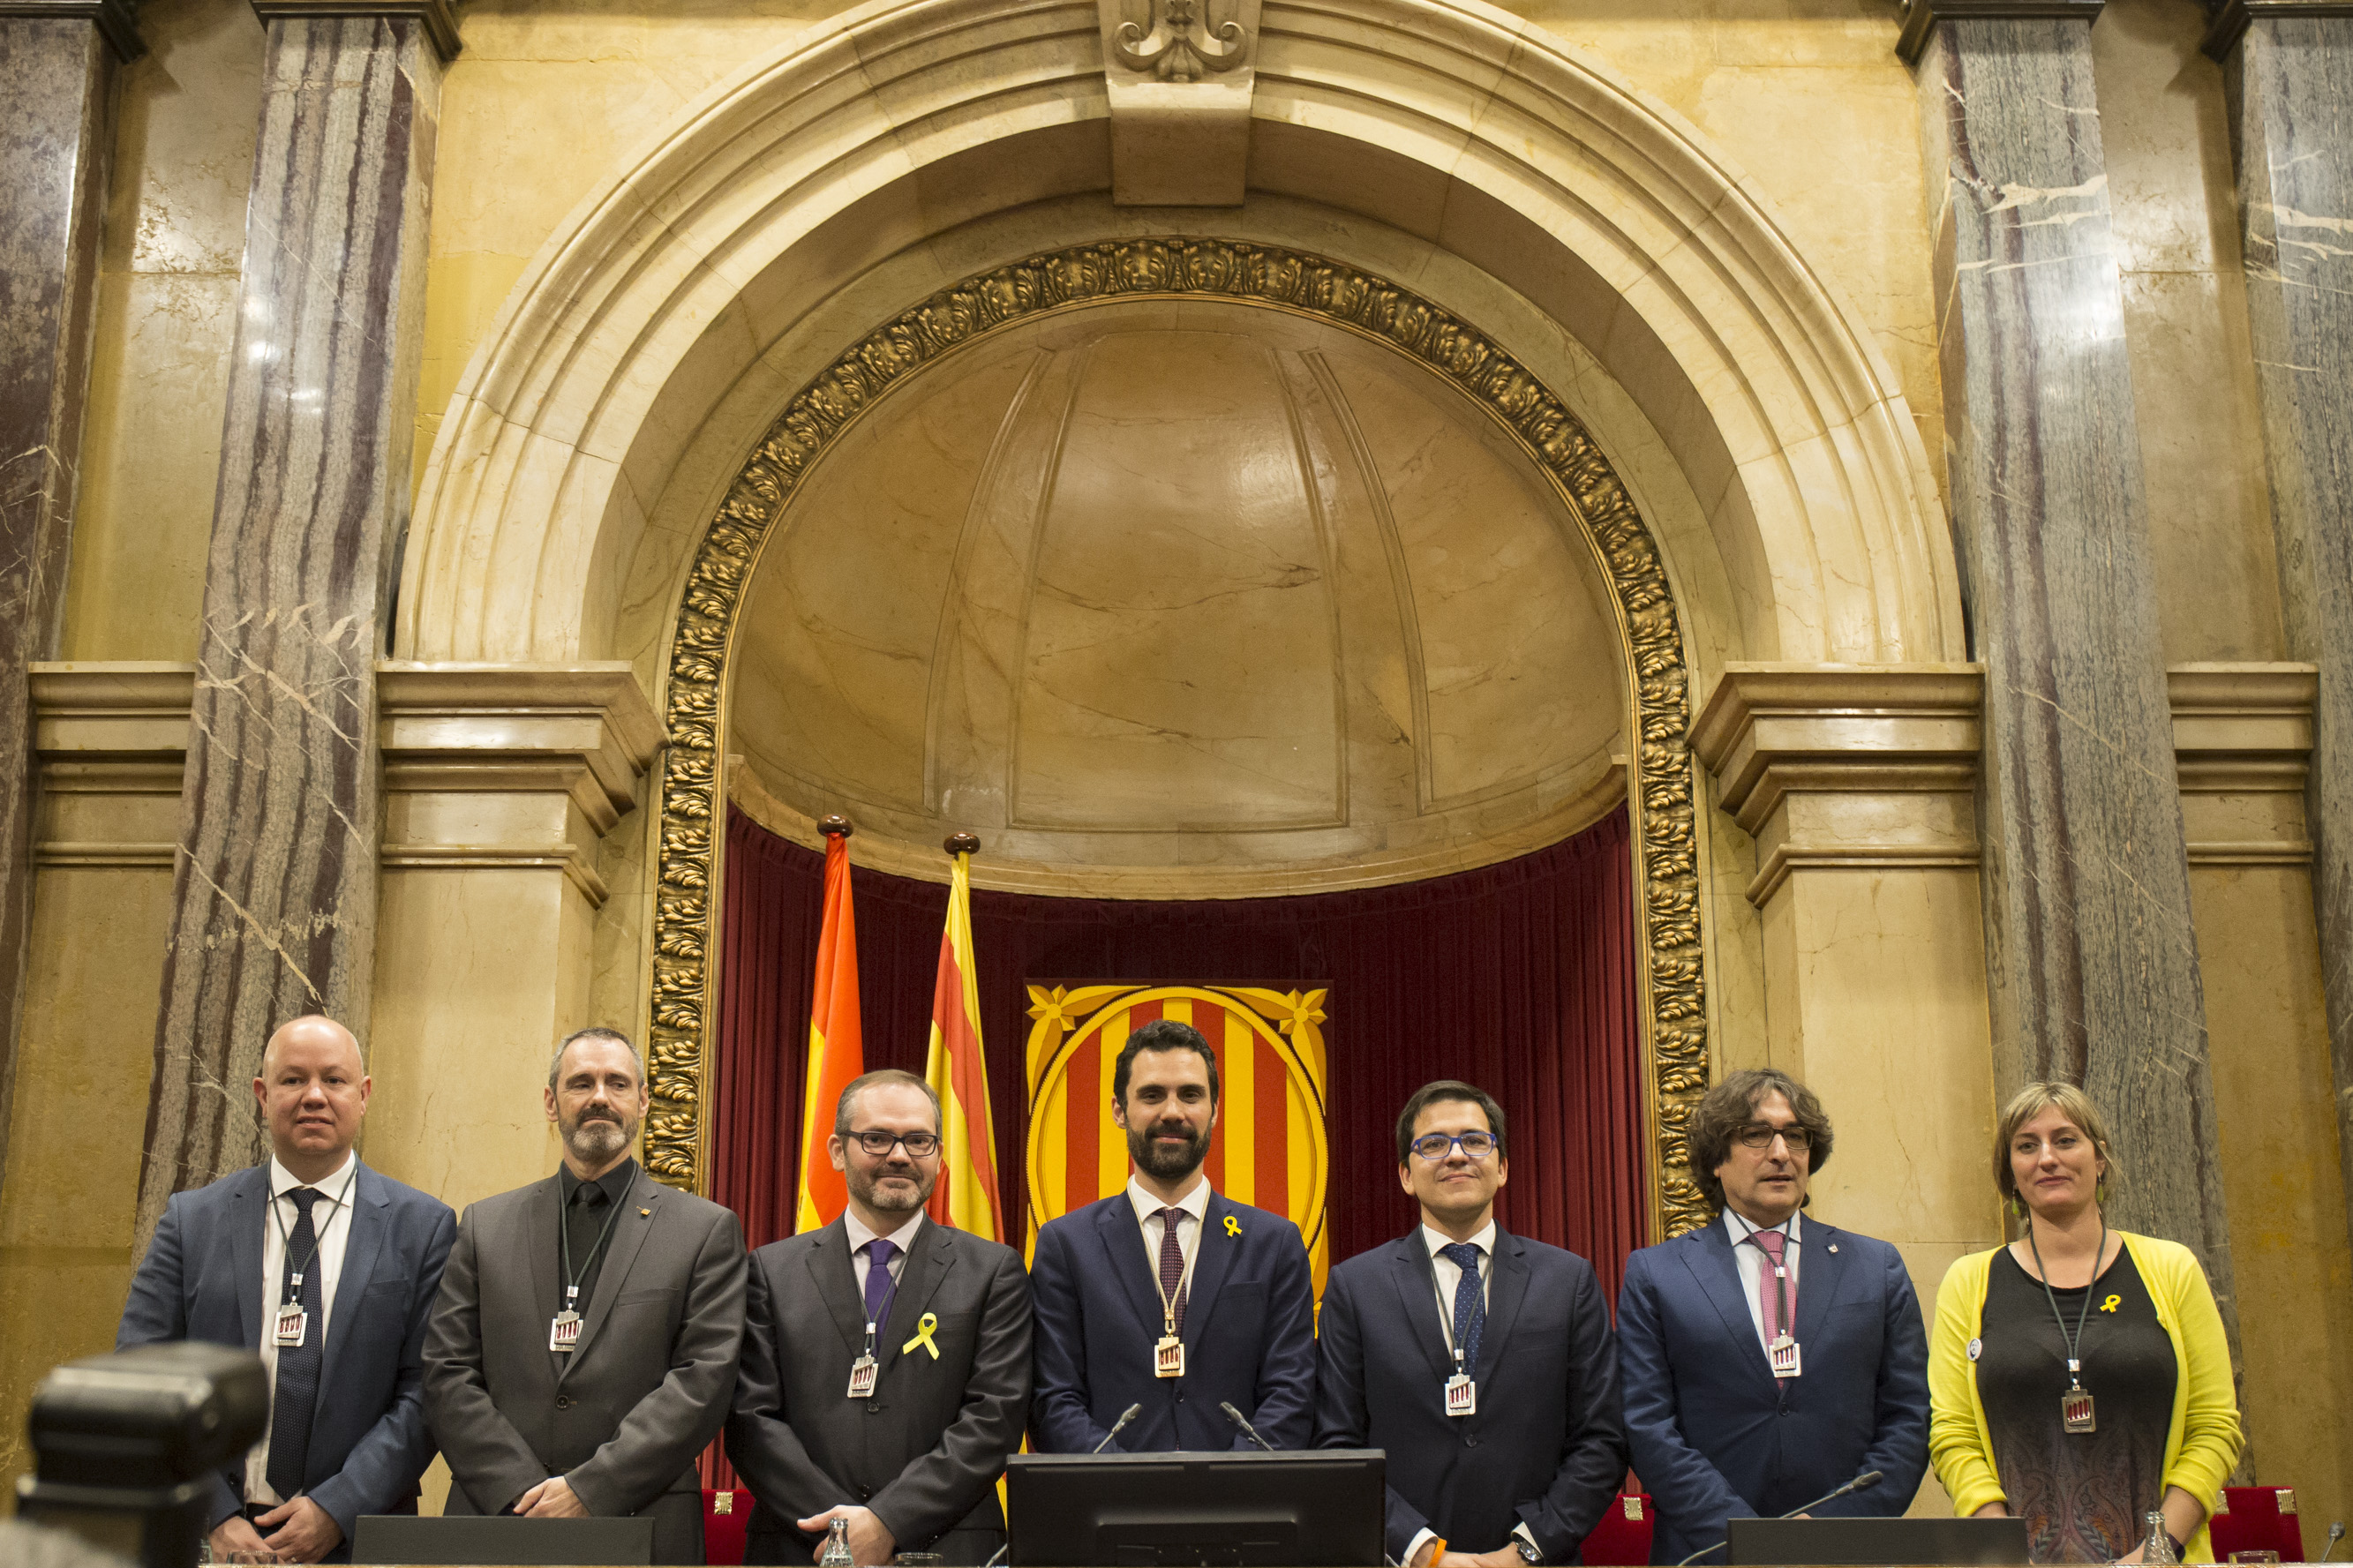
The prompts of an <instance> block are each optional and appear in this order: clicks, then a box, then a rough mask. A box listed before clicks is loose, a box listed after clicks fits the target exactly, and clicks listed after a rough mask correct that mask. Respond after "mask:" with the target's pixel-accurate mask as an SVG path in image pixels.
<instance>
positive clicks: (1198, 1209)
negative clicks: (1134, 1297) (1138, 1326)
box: [1127, 1172, 1209, 1305]
mask: <svg viewBox="0 0 2353 1568" xmlns="http://www.w3.org/2000/svg"><path fill="white" fill-rule="evenodd" d="M1195 1175H1196V1177H1197V1178H1198V1179H1197V1180H1196V1181H1195V1182H1194V1183H1193V1190H1192V1191H1191V1192H1189V1193H1187V1194H1185V1195H1184V1196H1183V1197H1181V1198H1178V1199H1177V1200H1176V1202H1175V1203H1173V1204H1164V1203H1162V1202H1161V1201H1160V1200H1159V1199H1158V1198H1156V1197H1155V1196H1154V1195H1153V1194H1150V1193H1148V1192H1145V1190H1144V1184H1143V1183H1142V1182H1141V1181H1139V1180H1138V1179H1136V1178H1135V1177H1134V1176H1130V1177H1128V1179H1127V1201H1128V1202H1129V1203H1131V1204H1133V1205H1135V1223H1136V1227H1137V1229H1139V1230H1140V1231H1142V1232H1143V1235H1144V1262H1145V1268H1149V1269H1150V1270H1151V1271H1152V1282H1153V1284H1154V1285H1155V1286H1157V1285H1158V1284H1159V1283H1160V1230H1161V1226H1163V1225H1164V1224H1166V1221H1164V1220H1163V1219H1161V1217H1160V1211H1161V1210H1162V1209H1164V1208H1176V1209H1182V1210H1184V1211H1185V1213H1187V1215H1191V1216H1192V1220H1193V1223H1192V1224H1190V1225H1187V1224H1186V1223H1185V1222H1184V1221H1182V1220H1179V1221H1178V1222H1177V1225H1176V1247H1177V1250H1179V1251H1181V1252H1182V1253H1184V1255H1185V1272H1184V1274H1183V1275H1182V1276H1180V1277H1179V1279H1178V1280H1177V1284H1176V1296H1175V1297H1172V1298H1170V1300H1171V1301H1174V1300H1181V1299H1182V1298H1183V1297H1184V1295H1185V1293H1186V1292H1187V1291H1188V1290H1190V1289H1192V1288H1193V1260H1194V1259H1195V1258H1198V1257H1200V1255H1201V1227H1202V1226H1204V1225H1207V1224H1208V1220H1209V1178H1208V1177H1207V1176H1203V1175H1200V1173H1198V1172H1196V1173H1195ZM1164 1305H1166V1303H1164Z"/></svg>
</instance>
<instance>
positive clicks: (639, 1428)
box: [425, 1029, 745, 1563]
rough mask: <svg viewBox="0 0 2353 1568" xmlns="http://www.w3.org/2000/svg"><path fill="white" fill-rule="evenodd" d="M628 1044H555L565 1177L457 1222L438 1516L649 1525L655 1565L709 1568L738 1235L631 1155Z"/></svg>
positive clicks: (637, 1060) (740, 1257) (737, 1304)
mask: <svg viewBox="0 0 2353 1568" xmlns="http://www.w3.org/2000/svg"><path fill="white" fill-rule="evenodd" d="M648 1103H649V1101H648V1098H647V1090H646V1065H645V1059H644V1058H642V1057H640V1056H639V1055H638V1051H637V1047H634V1046H632V1045H631V1044H630V1043H629V1041H628V1037H627V1036H625V1035H622V1034H619V1033H618V1032H617V1031H615V1030H611V1029H583V1030H581V1031H580V1032H579V1033H577V1034H575V1035H572V1036H569V1037H566V1038H565V1041H564V1043H563V1044H562V1045H560V1046H558V1047H556V1050H555V1059H554V1061H553V1062H552V1063H550V1064H549V1067H548V1069H547V1094H546V1100H545V1109H546V1111H547V1119H548V1120H549V1121H552V1122H554V1124H555V1129H556V1131H557V1132H558V1134H559V1135H560V1136H561V1137H562V1139H563V1141H564V1163H563V1166H562V1167H561V1168H560V1169H559V1170H558V1171H557V1172H556V1173H555V1174H554V1176H552V1177H550V1178H548V1179H547V1180H546V1181H543V1182H534V1183H533V1184H531V1185H530V1186H527V1187H519V1188H517V1189H516V1190H515V1191H513V1192H511V1193H502V1194H500V1195H498V1196H497V1197H494V1198H485V1199H483V1200H482V1201H481V1202H480V1203H478V1204H475V1205H472V1206H471V1207H470V1208H469V1209H467V1211H466V1213H465V1215H463V1216H462V1217H461V1218H460V1219H459V1222H458V1241H457V1245H456V1246H455V1247H452V1248H451V1249H450V1252H449V1266H448V1268H447V1269H446V1270H445V1271H444V1272H443V1274H442V1277H441V1299H440V1300H439V1301H438V1303H437V1304H436V1305H435V1307H434V1309H433V1321H432V1327H431V1329H430V1331H429V1332H428V1333H427V1337H426V1343H425V1409H426V1415H427V1419H428V1420H429V1421H430V1422H431V1423H432V1427H433V1436H435V1438H437V1439H438V1441H439V1443H440V1445H441V1452H442V1454H443V1456H444V1457H445V1458H448V1461H449V1473H450V1478H451V1482H452V1484H451V1486H450V1488H449V1500H448V1505H447V1507H446V1509H445V1510H444V1511H446V1512H448V1513H453V1514H466V1513H512V1514H521V1515H523V1516H525V1517H528V1518H532V1519H565V1518H577V1517H579V1516H582V1515H586V1514H602V1515H607V1516H613V1515H627V1514H650V1515H651V1516H652V1517H653V1520H654V1561H655V1562H657V1563H700V1562H702V1480H701V1479H700V1478H699V1476H698V1475H697V1474H696V1470H695V1460H696V1458H698V1457H699V1456H700V1455H701V1454H702V1450H703V1449H704V1448H705V1447H708V1446H709V1444H710V1442H711V1439H712V1437H714V1436H717V1435H718V1433H719V1428H720V1426H721V1425H722V1424H723V1423H724V1422H725V1420H726V1419H727V1407H728V1402H729V1400H730V1399H731V1398H732V1397H733V1394H734V1392H735V1357H736V1352H737V1350H738V1349H739V1347H740V1346H741V1344H742V1342H743V1338H744V1273H745V1260H744V1231H743V1227H742V1226H740V1225H739V1224H738V1223H737V1222H736V1219H735V1215H733V1213H732V1212H730V1211H729V1210H726V1209H723V1208H721V1207H720V1206H719V1205H717V1204H713V1203H706V1202H705V1201H703V1200H702V1199H701V1198H698V1197H694V1196H692V1195H691V1194H686V1193H681V1192H679V1191H678V1190H677V1189H675V1188H672V1187H666V1186H664V1185H662V1184H660V1183H659V1182H656V1181H655V1180H653V1178H651V1177H650V1176H649V1175H647V1174H646V1173H645V1172H644V1171H643V1170H642V1169H640V1168H639V1167H638V1163H637V1161H636V1160H635V1159H633V1158H631V1157H630V1153H629V1150H630V1147H631V1145H632V1144H634V1143H635V1142H636V1141H637V1135H638V1124H639V1123H640V1122H641V1121H644V1119H645V1114H646V1108H647V1105H648Z"/></svg>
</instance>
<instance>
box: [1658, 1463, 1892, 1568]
mask: <svg viewBox="0 0 2353 1568" xmlns="http://www.w3.org/2000/svg"><path fill="white" fill-rule="evenodd" d="M1885 1479H1887V1478H1886V1477H1885V1476H1883V1475H1882V1474H1880V1472H1878V1471H1877V1470H1865V1471H1863V1472H1862V1474H1861V1475H1859V1476H1857V1477H1855V1478H1854V1479H1852V1480H1851V1481H1849V1482H1847V1484H1846V1485H1844V1486H1842V1487H1841V1488H1839V1489H1838V1490H1836V1491H1832V1492H1824V1493H1823V1494H1822V1495H1821V1496H1820V1497H1818V1498H1816V1499H1815V1500H1813V1501H1811V1502H1801V1503H1799V1505H1798V1506H1797V1507H1795V1508H1793V1509H1791V1510H1789V1511H1788V1512H1787V1513H1779V1514H1775V1515H1774V1516H1773V1517H1774V1518H1776V1519H1795V1518H1797V1517H1798V1516H1799V1514H1801V1513H1810V1512H1811V1511H1813V1510H1815V1509H1818V1508H1820V1507H1821V1506H1822V1504H1824V1503H1826V1502H1836V1501H1837V1500H1839V1499H1841V1498H1842V1497H1844V1496H1846V1495H1847V1494H1848V1493H1849V1492H1867V1491H1869V1490H1870V1489H1872V1488H1873V1487H1875V1486H1877V1485H1878V1484H1879V1483H1880V1482H1881V1481H1883V1480H1885ZM1725 1539H1726V1540H1727V1541H1728V1540H1729V1539H1730V1537H1728V1536H1727V1537H1726V1538H1725ZM1724 1547H1725V1542H1723V1541H1719V1542H1716V1543H1715V1545H1713V1546H1703V1547H1701V1548H1700V1549H1699V1550H1698V1551H1697V1552H1693V1553H1692V1554H1691V1555H1690V1556H1688V1557H1686V1558H1684V1559H1683V1561H1682V1562H1681V1563H1676V1564H1675V1568H1691V1565H1692V1564H1693V1563H1696V1562H1698V1561H1699V1560H1700V1559H1701V1558H1703V1557H1704V1556H1706V1555H1707V1554H1708V1553H1709V1552H1721V1551H1723V1550H1724Z"/></svg>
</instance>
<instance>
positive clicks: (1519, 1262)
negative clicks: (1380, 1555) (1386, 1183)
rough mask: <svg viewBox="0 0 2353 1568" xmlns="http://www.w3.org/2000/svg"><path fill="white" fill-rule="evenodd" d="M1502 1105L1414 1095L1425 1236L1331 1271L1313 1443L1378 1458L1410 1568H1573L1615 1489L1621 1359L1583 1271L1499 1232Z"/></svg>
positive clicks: (1403, 1128)
mask: <svg viewBox="0 0 2353 1568" xmlns="http://www.w3.org/2000/svg"><path fill="white" fill-rule="evenodd" d="M1505 1135H1506V1134H1505V1127H1504V1108H1503V1107H1502V1106H1500V1105H1498V1104H1496V1103H1495V1100H1494V1098H1493V1096H1491V1095H1489V1094H1488V1093H1487V1092H1486V1091H1485V1090H1484V1089H1478V1088H1474V1087H1473V1086H1472V1085H1470V1084H1467V1083H1462V1082H1459V1081H1457V1080H1455V1079H1440V1080H1439V1081H1438V1082H1436V1083H1428V1084H1424V1085H1423V1086H1422V1087H1421V1088H1420V1089H1417V1090H1415V1091H1414V1095H1413V1098H1412V1099H1410V1100H1407V1101H1406V1104H1405V1110H1403V1111H1402V1112H1401V1113H1400V1114H1399V1115H1398V1126H1397V1142H1398V1184H1399V1185H1400V1186H1402V1187H1403V1188H1404V1189H1405V1190H1406V1191H1407V1192H1408V1193H1410V1194H1412V1195H1413V1196H1414V1197H1415V1198H1416V1199H1417V1200H1418V1201H1419V1204H1420V1205H1421V1223H1420V1224H1419V1225H1418V1226H1414V1228H1413V1229H1412V1231H1410V1232H1409V1234H1407V1235H1406V1236H1404V1237H1400V1238H1399V1239H1398V1240H1396V1241H1392V1242H1389V1243H1388V1244H1387V1245H1386V1246H1382V1247H1375V1248H1373V1249H1372V1250H1371V1251H1370V1252H1363V1253H1359V1254H1357V1255H1356V1257H1354V1258H1350V1259H1348V1260H1347V1261H1346V1262H1345V1263H1343V1264H1341V1265H1340V1266H1339V1267H1338V1268H1335V1269H1334V1270H1332V1279H1331V1283H1330V1284H1329V1285H1328V1286H1327V1287H1326V1288H1325V1289H1324V1326H1323V1333H1322V1336H1321V1338H1320V1340H1319V1341H1318V1347H1319V1350H1318V1356H1317V1379H1316V1385H1317V1392H1316V1405H1315V1441H1316V1443H1317V1445H1318V1446H1319V1447H1326V1448H1386V1449H1388V1456H1389V1463H1388V1477H1389V1490H1388V1519H1387V1521H1386V1525H1387V1532H1388V1551H1389V1554H1390V1555H1391V1556H1393V1557H1395V1558H1396V1559H1397V1560H1398V1562H1399V1563H1405V1564H1407V1568H1523V1565H1524V1564H1527V1563H1574V1562H1576V1561H1577V1543H1578V1542H1581V1541H1583V1540H1584V1539H1585V1537H1586V1535H1587V1534H1588V1532H1590V1531H1591V1530H1592V1529H1593V1527H1594V1525H1595V1524H1596V1523H1597V1522H1599V1520H1600V1518H1601V1510H1603V1509H1605V1508H1607V1507H1609V1500H1610V1497H1611V1495H1612V1494H1613V1493H1615V1492H1616V1491H1617V1489H1618V1485H1619V1482H1620V1481H1621V1480H1622V1479H1625V1475H1626V1435H1625V1433H1624V1431H1623V1430H1622V1429H1621V1428H1620V1426H1619V1421H1618V1352H1617V1350H1616V1348H1615V1347H1614V1346H1613V1345H1612V1344H1611V1342H1610V1333H1609V1302H1608V1301H1607V1300H1606V1299H1604V1297H1603V1296H1602V1294H1601V1287H1600V1285H1599V1282H1598V1281H1596V1279H1594V1276H1593V1266H1592V1265H1591V1264H1589V1263H1588V1262H1586V1260H1585V1259H1584V1258H1579V1257H1577V1255H1576V1254H1575V1253H1573V1252H1564V1251H1562V1250H1561V1249H1560V1248H1559V1247H1547V1246H1546V1245H1545V1244H1544V1243H1543V1242H1540V1241H1531V1240H1529V1239H1528V1238H1527V1237H1523V1236H1514V1235H1512V1234H1510V1233H1509V1232H1507V1231H1505V1230H1504V1229H1503V1227H1502V1226H1498V1225H1497V1224H1496V1223H1495V1194H1496V1193H1497V1192H1499V1191H1500V1190H1502V1188H1503V1186H1504V1181H1505V1178H1506V1177H1507V1176H1508V1175H1509V1174H1510V1172H1509V1168H1508V1166H1507V1165H1506V1163H1505V1159H1504V1154H1505V1148H1506V1145H1505V1142H1504V1139H1505Z"/></svg>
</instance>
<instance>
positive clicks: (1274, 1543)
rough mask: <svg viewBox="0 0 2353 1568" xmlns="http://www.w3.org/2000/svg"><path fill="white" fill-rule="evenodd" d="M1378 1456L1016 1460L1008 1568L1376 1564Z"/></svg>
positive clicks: (1347, 1452) (1308, 1453) (1383, 1482)
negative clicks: (1010, 1564)
mask: <svg viewBox="0 0 2353 1568" xmlns="http://www.w3.org/2000/svg"><path fill="white" fill-rule="evenodd" d="M1387 1490H1388V1455H1387V1454H1386V1453H1384V1452H1383V1451H1382V1450H1380V1449H1378V1448H1319V1449H1307V1450H1303V1451H1299V1452H1283V1453H1273V1454H1269V1453H1171V1454H1100V1455H1097V1454H1016V1455H1014V1456H1013V1458H1011V1459H1010V1460H1008V1462H1007V1464H1006V1475H1005V1503H1006V1514H1007V1520H1006V1523H1007V1542H1008V1549H1009V1550H1008V1555H1009V1557H1010V1560H1011V1562H1012V1564H1013V1568H1161V1565H1164V1564H1166V1565H1168V1568H1176V1565H1178V1564H1184V1565H1196V1564H1205V1563H1207V1564H1231V1565H1236V1568H1301V1565H1304V1564H1316V1563H1378V1562H1380V1561H1382V1552H1381V1515H1382V1510H1383V1504H1384V1501H1385V1500H1386V1495H1387Z"/></svg>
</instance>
